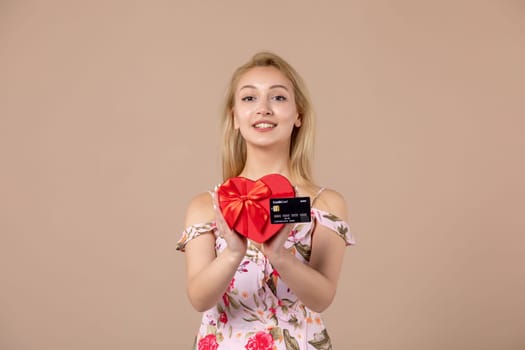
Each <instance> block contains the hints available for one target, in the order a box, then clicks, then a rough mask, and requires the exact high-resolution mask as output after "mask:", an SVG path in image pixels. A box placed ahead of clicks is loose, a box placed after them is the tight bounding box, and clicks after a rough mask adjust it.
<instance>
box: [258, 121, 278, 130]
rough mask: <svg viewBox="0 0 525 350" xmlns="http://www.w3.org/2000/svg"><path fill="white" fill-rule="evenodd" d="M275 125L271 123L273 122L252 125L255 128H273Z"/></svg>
mask: <svg viewBox="0 0 525 350" xmlns="http://www.w3.org/2000/svg"><path fill="white" fill-rule="evenodd" d="M276 126H277V124H273V123H266V122H264V123H257V124H254V125H253V127H254V128H256V129H272V128H275V127H276Z"/></svg>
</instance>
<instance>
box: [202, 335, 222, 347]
mask: <svg viewBox="0 0 525 350" xmlns="http://www.w3.org/2000/svg"><path fill="white" fill-rule="evenodd" d="M218 347H219V344H218V343H217V337H216V336H215V334H208V335H207V336H205V337H204V338H202V339H201V340H199V348H198V350H217V348H218Z"/></svg>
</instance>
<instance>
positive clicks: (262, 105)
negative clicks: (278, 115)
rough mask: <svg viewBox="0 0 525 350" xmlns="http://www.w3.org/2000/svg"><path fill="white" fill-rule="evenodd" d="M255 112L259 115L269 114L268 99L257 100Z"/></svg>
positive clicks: (270, 111)
mask: <svg viewBox="0 0 525 350" xmlns="http://www.w3.org/2000/svg"><path fill="white" fill-rule="evenodd" d="M257 114H259V115H271V114H273V112H272V107H271V106H270V103H269V101H267V100H266V99H261V100H259V105H258V106H257Z"/></svg>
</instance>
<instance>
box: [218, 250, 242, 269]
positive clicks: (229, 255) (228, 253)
mask: <svg viewBox="0 0 525 350" xmlns="http://www.w3.org/2000/svg"><path fill="white" fill-rule="evenodd" d="M223 254H225V258H226V259H227V260H228V261H230V262H231V263H233V264H237V265H238V264H240V263H241V261H242V259H243V258H244V256H245V255H246V252H241V251H234V250H231V249H230V248H229V247H228V246H226V248H224V250H223V251H222V253H221V255H223Z"/></svg>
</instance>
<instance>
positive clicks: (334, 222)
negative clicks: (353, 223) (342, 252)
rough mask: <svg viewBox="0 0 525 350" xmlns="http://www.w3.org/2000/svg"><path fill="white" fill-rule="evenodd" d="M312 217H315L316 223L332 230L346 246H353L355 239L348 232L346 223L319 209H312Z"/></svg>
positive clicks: (348, 228)
mask: <svg viewBox="0 0 525 350" xmlns="http://www.w3.org/2000/svg"><path fill="white" fill-rule="evenodd" d="M312 215H313V216H315V219H316V221H317V223H319V224H320V225H323V226H325V227H328V228H329V229H331V230H333V231H334V232H335V233H336V234H337V235H339V237H341V238H342V239H343V240H344V241H345V243H346V245H347V246H349V245H354V244H355V239H354V236H353V235H352V233H351V232H350V227H349V225H348V223H346V221H344V220H342V219H341V218H339V217H338V216H336V215H334V214H331V213H328V212H326V211H323V210H320V209H313V210H312Z"/></svg>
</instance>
